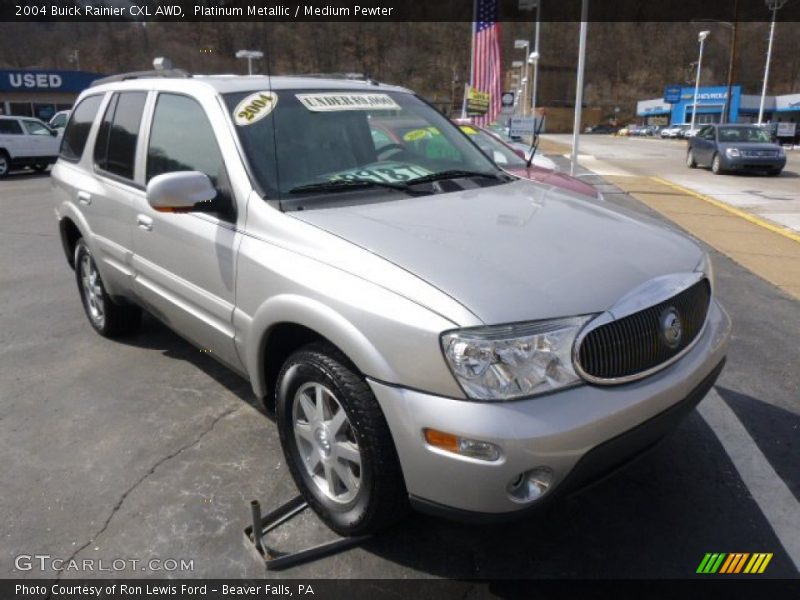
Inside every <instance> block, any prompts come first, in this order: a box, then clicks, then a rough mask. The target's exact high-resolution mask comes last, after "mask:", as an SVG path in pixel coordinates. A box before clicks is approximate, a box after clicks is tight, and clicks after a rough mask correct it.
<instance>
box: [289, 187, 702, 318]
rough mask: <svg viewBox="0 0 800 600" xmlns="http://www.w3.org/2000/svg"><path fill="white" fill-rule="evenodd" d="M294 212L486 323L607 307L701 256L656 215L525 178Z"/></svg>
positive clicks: (688, 267)
mask: <svg viewBox="0 0 800 600" xmlns="http://www.w3.org/2000/svg"><path fill="white" fill-rule="evenodd" d="M289 214H291V215H292V216H293V217H295V218H297V219H300V220H302V221H304V222H306V223H309V224H311V225H314V226H316V227H319V228H320V229H323V230H325V231H328V232H330V233H332V234H334V235H336V236H339V237H341V238H343V239H345V240H348V241H350V242H351V243H353V244H356V245H358V246H360V247H362V248H364V249H365V250H368V251H369V252H372V253H374V254H376V255H378V256H381V257H382V258H384V259H386V260H388V261H390V262H392V263H394V264H396V265H398V266H399V267H401V268H403V269H405V270H407V271H409V272H411V273H413V274H415V275H417V276H418V277H420V278H421V279H423V280H425V281H427V282H428V283H430V284H431V285H434V286H435V287H437V288H438V289H440V290H442V291H443V292H444V293H446V294H448V295H449V296H451V297H452V298H454V299H456V300H457V301H459V302H460V303H461V304H463V305H464V306H465V307H466V308H467V309H469V310H470V311H471V312H472V313H473V314H475V315H476V316H477V317H478V318H479V319H480V320H481V321H483V322H484V323H487V324H499V323H509V322H515V321H526V320H536V319H545V318H551V317H560V316H569V315H582V314H590V313H595V312H602V311H604V310H606V309H608V308H610V307H611V306H612V305H613V304H614V303H615V302H616V301H617V300H619V299H620V298H621V297H623V296H624V295H625V294H626V293H628V292H630V291H631V290H632V289H633V288H635V287H637V286H639V285H640V284H642V283H644V282H646V281H648V280H650V279H653V278H655V277H658V276H661V275H666V274H670V273H679V272H691V271H692V270H694V268H695V267H696V266H697V264H698V263H699V262H700V259H701V257H702V251H701V250H700V248H699V247H698V246H697V244H695V243H694V242H692V241H691V240H689V239H688V238H686V237H684V236H682V235H680V234H678V233H676V232H674V231H672V230H670V229H667V228H666V227H664V226H662V225H660V224H658V223H656V222H649V221H641V220H639V219H638V218H634V217H633V216H632V215H630V214H628V213H626V212H623V211H622V210H619V209H615V208H611V207H609V206H607V205H605V204H604V205H601V204H599V203H597V202H595V201H590V200H587V199H586V198H583V199H581V198H579V197H577V196H574V195H570V194H567V193H562V192H559V191H556V190H554V189H553V188H551V187H547V186H542V185H536V184H534V183H531V182H528V181H524V180H518V181H515V182H513V183H508V184H503V185H498V186H493V187H489V188H479V189H473V190H466V191H460V192H452V193H447V194H436V195H430V196H422V197H414V198H403V199H401V200H396V201H395V200H391V201H386V202H376V203H370V204H365V205H356V206H344V207H342V206H340V207H336V208H326V209H316V210H305V211H296V212H292V213H289ZM333 260H335V258H334V259H333Z"/></svg>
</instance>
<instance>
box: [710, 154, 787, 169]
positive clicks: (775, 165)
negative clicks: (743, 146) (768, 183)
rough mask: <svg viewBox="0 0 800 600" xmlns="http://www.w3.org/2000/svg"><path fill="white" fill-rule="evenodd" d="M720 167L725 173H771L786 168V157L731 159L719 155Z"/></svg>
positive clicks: (742, 157)
mask: <svg viewBox="0 0 800 600" xmlns="http://www.w3.org/2000/svg"><path fill="white" fill-rule="evenodd" d="M720 156H721V157H722V160H721V162H722V167H723V168H724V169H725V170H726V171H773V170H776V169H783V168H784V167H785V166H786V157H777V156H775V157H758V156H752V157H750V156H738V157H734V158H731V157H729V156H728V155H726V154H724V153H721V154H720Z"/></svg>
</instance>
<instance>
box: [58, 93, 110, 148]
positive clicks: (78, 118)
mask: <svg viewBox="0 0 800 600" xmlns="http://www.w3.org/2000/svg"><path fill="white" fill-rule="evenodd" d="M101 100H102V96H88V97H87V98H84V99H83V100H82V101H81V103H80V104H78V106H77V107H76V108H75V110H74V111H73V113H72V115H71V116H70V119H69V122H68V123H67V127H66V129H65V130H64V137H63V138H62V140H61V157H62V158H66V159H67V160H80V157H81V155H82V154H83V149H84V147H85V146H86V139H87V138H88V137H89V130H90V129H91V128H92V123H93V122H94V118H95V116H96V115H97V110H98V109H99V108H100V101H101Z"/></svg>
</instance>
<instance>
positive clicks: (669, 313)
mask: <svg viewBox="0 0 800 600" xmlns="http://www.w3.org/2000/svg"><path fill="white" fill-rule="evenodd" d="M661 336H662V337H663V338H664V343H665V344H666V345H667V346H669V347H670V348H672V349H673V350H674V349H675V348H677V347H678V346H680V343H681V339H682V338H683V324H682V323H681V317H680V315H678V311H677V310H675V308H674V307H672V306H670V307H669V308H667V309H666V310H665V311H664V312H663V313H661Z"/></svg>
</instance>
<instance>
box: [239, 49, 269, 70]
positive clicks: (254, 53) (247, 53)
mask: <svg viewBox="0 0 800 600" xmlns="http://www.w3.org/2000/svg"><path fill="white" fill-rule="evenodd" d="M236 58H246V59H247V74H248V75H252V74H253V60H254V59H260V58H264V53H263V52H261V51H260V50H238V51H237V52H236Z"/></svg>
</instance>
